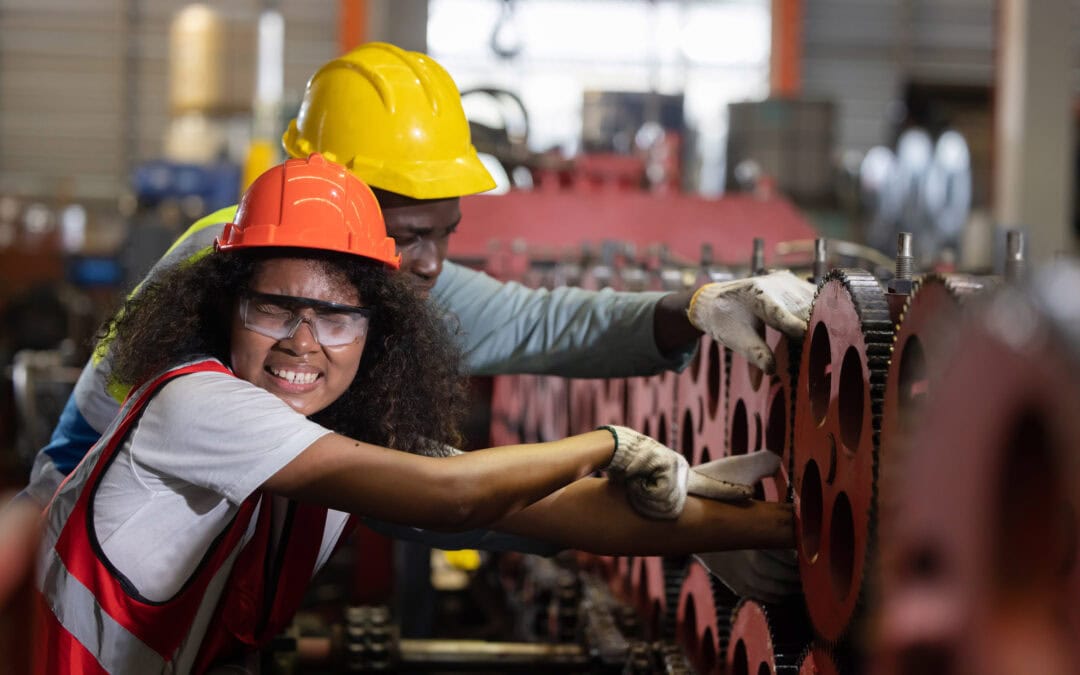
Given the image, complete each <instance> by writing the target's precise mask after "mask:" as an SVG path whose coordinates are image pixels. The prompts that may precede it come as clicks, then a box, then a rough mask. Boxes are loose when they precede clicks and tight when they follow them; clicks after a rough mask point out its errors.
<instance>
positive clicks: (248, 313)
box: [240, 289, 373, 347]
mask: <svg viewBox="0 0 1080 675" xmlns="http://www.w3.org/2000/svg"><path fill="white" fill-rule="evenodd" d="M372 313H373V310H372V309H371V308H369V307H354V306H352V305H339V304H338V303H336V302H325V301H323V300H313V299H311V298H299V297H294V296H291V295H274V294H272V293H259V292H258V291H253V290H250V289H244V291H243V292H242V294H241V296H240V318H241V319H242V320H243V322H244V327H245V328H247V329H248V330H251V331H254V332H256V333H258V334H259V335H265V336H266V337H269V338H274V339H275V340H284V339H286V338H291V337H292V336H293V335H295V334H296V331H297V329H298V328H300V324H301V323H307V325H308V326H310V327H311V333H312V335H314V336H315V339H316V340H317V341H318V342H319V344H320V345H322V346H323V347H343V346H345V345H349V344H353V343H354V342H358V341H359V340H360V339H361V338H363V337H364V336H365V335H367V329H368V320H369V319H370V318H371V315H372Z"/></svg>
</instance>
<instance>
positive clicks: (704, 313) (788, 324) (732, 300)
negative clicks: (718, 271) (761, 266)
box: [686, 271, 817, 373]
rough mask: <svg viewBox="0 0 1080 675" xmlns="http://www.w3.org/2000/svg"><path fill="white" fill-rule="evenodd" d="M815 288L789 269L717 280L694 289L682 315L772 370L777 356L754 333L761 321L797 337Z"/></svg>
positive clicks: (805, 320)
mask: <svg viewBox="0 0 1080 675" xmlns="http://www.w3.org/2000/svg"><path fill="white" fill-rule="evenodd" d="M816 291H817V288H816V287H815V286H814V284H812V283H810V282H809V281H804V280H803V279H800V278H799V277H797V276H795V275H794V274H792V273H791V272H788V271H782V272H772V273H770V274H765V275H762V276H758V277H749V278H747V279H735V280H733V281H718V282H714V283H711V284H705V285H704V286H702V287H701V288H699V289H698V290H697V291H696V292H695V293H694V296H693V298H692V299H691V300H690V307H689V308H688V309H687V311H686V315H687V317H689V319H690V323H691V324H693V325H694V327H695V328H697V329H698V330H700V331H703V332H704V333H707V334H708V335H710V336H711V337H712V338H713V339H714V340H716V341H717V342H719V343H721V344H723V345H724V346H725V347H727V348H728V349H730V350H731V351H733V352H735V353H736V354H739V355H740V356H743V357H744V358H746V360H747V361H749V362H750V363H752V364H754V365H755V366H757V367H758V368H760V369H761V370H763V371H765V372H766V373H771V372H773V371H774V370H775V368H776V359H775V358H774V357H773V353H772V351H770V350H769V346H768V345H767V344H765V341H764V340H763V339H762V338H761V335H760V334H759V330H758V329H759V327H760V325H761V322H762V321H764V322H765V323H766V324H767V325H769V326H772V327H773V328H775V329H777V330H779V331H781V332H783V333H784V334H786V335H788V336H789V337H793V338H801V337H802V336H803V334H804V333H805V332H806V324H807V321H809V320H810V305H811V304H812V303H813V301H814V293H815V292H816Z"/></svg>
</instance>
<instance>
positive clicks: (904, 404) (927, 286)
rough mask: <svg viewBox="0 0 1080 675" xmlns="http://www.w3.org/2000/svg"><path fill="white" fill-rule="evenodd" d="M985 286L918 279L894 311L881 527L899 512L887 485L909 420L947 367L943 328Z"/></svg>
mask: <svg viewBox="0 0 1080 675" xmlns="http://www.w3.org/2000/svg"><path fill="white" fill-rule="evenodd" d="M991 283H992V281H991V280H989V279H985V278H978V277H973V276H968V275H963V274H928V275H924V276H922V277H920V278H919V279H916V280H915V282H914V284H913V286H912V289H911V293H910V294H909V295H908V297H907V299H906V300H905V301H904V304H903V306H902V308H901V309H900V312H899V316H898V317H897V322H896V324H897V327H896V334H895V337H894V339H893V345H892V350H891V351H892V355H891V358H890V359H889V370H888V373H887V375H886V377H885V398H884V409H883V413H882V419H881V450H880V453H879V454H880V462H879V465H880V466H879V480H878V484H879V486H880V488H881V490H880V492H879V504H878V507H879V513H880V514H881V515H880V516H879V522H880V523H881V525H882V526H883V527H887V522H888V517H887V514H889V513H891V512H892V511H894V510H896V509H898V508H902V507H901V505H899V504H898V503H897V502H896V500H895V499H894V498H893V497H892V496H891V495H892V493H893V491H892V486H893V484H894V483H895V481H896V479H897V466H898V464H899V463H900V462H902V461H903V456H904V454H905V452H906V451H905V448H906V447H907V444H908V442H909V439H910V436H911V434H912V432H913V431H914V430H915V428H916V424H915V421H916V420H918V419H921V408H922V404H923V402H924V401H925V400H926V398H927V396H928V395H929V393H930V380H931V376H932V374H934V373H940V372H942V371H943V370H944V369H945V367H946V365H947V364H946V363H944V362H943V359H942V358H941V356H942V354H943V352H944V351H945V349H943V347H945V345H944V344H942V343H944V342H945V341H947V340H950V339H951V336H950V334H949V329H950V328H952V327H954V326H955V325H956V324H957V323H959V318H960V316H959V315H960V312H961V307H962V306H963V305H964V304H966V303H967V301H969V300H970V299H971V298H973V297H975V296H977V295H979V294H980V293H981V292H982V291H983V290H984V289H985V288H986V287H987V286H989V285H990V284H991ZM883 536H887V534H885V533H883Z"/></svg>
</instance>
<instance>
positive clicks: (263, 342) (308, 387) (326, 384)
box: [230, 258, 366, 416]
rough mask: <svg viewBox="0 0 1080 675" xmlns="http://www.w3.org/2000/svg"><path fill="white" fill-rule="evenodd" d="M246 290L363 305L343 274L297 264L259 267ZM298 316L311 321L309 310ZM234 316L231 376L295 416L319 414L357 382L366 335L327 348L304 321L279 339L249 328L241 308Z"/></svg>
mask: <svg viewBox="0 0 1080 675" xmlns="http://www.w3.org/2000/svg"><path fill="white" fill-rule="evenodd" d="M248 289H250V290H251V291H254V292H255V293H264V294H270V295H278V296H289V297H291V298H306V299H308V300H317V301H321V302H329V303H334V304H337V305H349V306H352V307H356V306H360V305H361V304H362V302H361V298H360V295H359V293H358V292H357V290H356V287H355V286H353V284H352V283H350V282H349V281H348V279H347V278H346V277H345V276H344V275H343V274H341V273H338V272H335V271H334V270H333V269H332V268H330V267H329V266H327V265H326V264H323V263H320V262H314V261H311V260H304V259H301V258H273V259H270V260H265V261H263V262H261V263H259V264H258V266H257V267H256V268H255V274H254V275H253V276H252V278H251V281H250V282H249V283H248ZM248 302H249V307H248V312H249V317H250V316H251V314H250V313H251V312H254V311H258V309H257V308H255V307H253V306H252V303H254V302H255V301H254V300H249V301H248ZM299 304H303V303H302V302H300V303H299ZM301 314H303V315H304V317H305V318H306V319H309V320H314V312H313V310H312V309H303V310H301ZM232 316H233V318H232V329H231V341H230V345H231V351H232V355H231V356H232V368H233V371H234V372H235V373H236V375H237V376H239V377H241V378H243V379H245V380H247V381H248V382H251V383H252V384H256V385H258V386H260V387H262V388H263V389H266V390H267V391H269V392H270V393H272V394H274V395H275V396H277V397H278V398H280V399H281V400H283V401H285V402H286V403H288V404H289V406H290V407H292V408H293V409H294V410H296V411H297V412H300V413H302V414H304V415H308V416H310V415H314V414H315V413H317V412H319V411H320V410H323V409H324V408H326V407H327V406H329V405H330V404H331V403H333V402H334V401H336V400H337V399H338V398H339V397H340V396H341V395H342V394H344V393H345V391H346V390H347V389H348V388H349V385H351V384H352V381H353V379H354V378H355V377H356V371H357V370H358V369H359V367H360V357H361V356H362V355H363V353H364V342H365V338H366V334H365V335H360V336H359V337H358V338H357V339H356V340H355V341H353V342H351V343H349V344H345V345H342V346H338V347H326V346H323V345H322V344H320V343H319V341H318V339H317V338H316V335H315V332H316V331H315V330H314V328H313V325H312V323H311V322H310V321H308V320H305V321H302V322H301V323H300V324H299V325H298V326H297V328H296V331H295V332H294V333H293V334H292V336H291V337H283V338H280V339H278V338H273V337H268V336H266V335H263V334H260V333H258V332H256V331H254V330H251V329H249V328H247V327H246V326H245V325H244V319H243V317H242V316H241V310H240V307H239V306H237V307H234V308H233V315H232ZM249 323H250V322H249Z"/></svg>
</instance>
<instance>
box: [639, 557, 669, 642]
mask: <svg viewBox="0 0 1080 675" xmlns="http://www.w3.org/2000/svg"><path fill="white" fill-rule="evenodd" d="M630 587H631V597H630V599H631V602H632V604H633V606H634V607H635V608H637V611H638V615H639V616H640V617H641V621H642V623H643V624H644V637H645V639H647V640H659V639H661V638H662V637H663V631H664V623H665V618H666V617H667V614H668V599H667V594H666V593H665V579H664V560H663V558H660V557H657V556H639V557H637V558H634V561H633V563H632V564H631V566H630Z"/></svg>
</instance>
